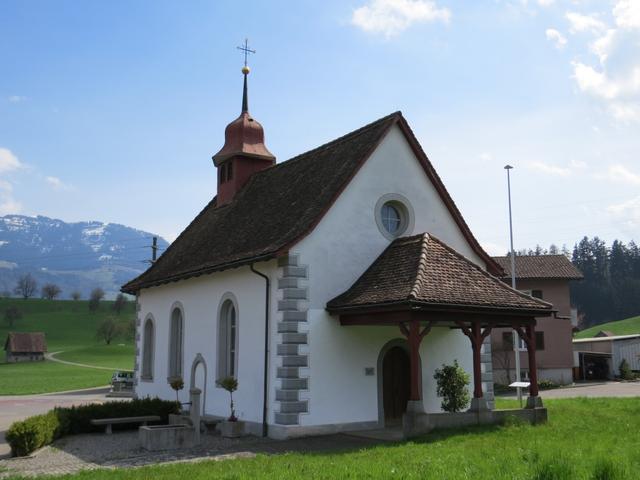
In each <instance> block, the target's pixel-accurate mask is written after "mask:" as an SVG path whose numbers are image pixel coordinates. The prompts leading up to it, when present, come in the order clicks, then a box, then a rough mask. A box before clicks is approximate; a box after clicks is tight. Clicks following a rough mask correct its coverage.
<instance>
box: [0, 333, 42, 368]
mask: <svg viewBox="0 0 640 480" xmlns="http://www.w3.org/2000/svg"><path fill="white" fill-rule="evenodd" d="M4 351H5V354H6V359H7V363H15V362H37V361H41V360H44V354H45V352H46V351H47V342H46V340H45V338H44V333H42V332H9V335H7V340H6V341H5V343H4Z"/></svg>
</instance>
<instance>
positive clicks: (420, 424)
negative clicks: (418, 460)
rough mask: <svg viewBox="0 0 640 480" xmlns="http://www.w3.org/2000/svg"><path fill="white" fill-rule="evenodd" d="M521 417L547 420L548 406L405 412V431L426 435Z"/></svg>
mask: <svg viewBox="0 0 640 480" xmlns="http://www.w3.org/2000/svg"><path fill="white" fill-rule="evenodd" d="M513 417H515V418H519V419H520V420H523V421H525V422H528V423H531V424H533V425H535V424H538V423H544V422H546V421H547V409H546V408H524V409H512V410H484V411H478V412H472V411H468V412H459V413H419V414H411V413H407V414H405V416H404V418H403V422H402V423H403V425H402V427H403V431H404V436H405V438H411V437H416V436H418V435H424V434H425V433H429V432H430V431H432V430H435V429H439V428H459V427H470V426H473V425H501V424H503V423H505V422H506V421H507V419H508V418H513Z"/></svg>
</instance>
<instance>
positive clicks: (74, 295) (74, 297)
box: [70, 290, 82, 302]
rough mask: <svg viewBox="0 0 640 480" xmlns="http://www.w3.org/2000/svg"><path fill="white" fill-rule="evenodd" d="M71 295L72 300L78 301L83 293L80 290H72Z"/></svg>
mask: <svg viewBox="0 0 640 480" xmlns="http://www.w3.org/2000/svg"><path fill="white" fill-rule="evenodd" d="M70 296H71V300H73V301H75V302H77V301H78V300H80V299H81V298H82V294H81V293H80V292H79V291H78V290H74V291H73V292H71V295H70Z"/></svg>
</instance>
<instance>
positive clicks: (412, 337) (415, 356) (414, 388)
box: [400, 318, 433, 402]
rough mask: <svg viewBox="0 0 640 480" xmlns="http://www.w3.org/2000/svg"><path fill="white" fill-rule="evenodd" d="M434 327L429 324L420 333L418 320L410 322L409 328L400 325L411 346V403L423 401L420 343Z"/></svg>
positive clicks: (413, 319) (402, 324) (414, 319)
mask: <svg viewBox="0 0 640 480" xmlns="http://www.w3.org/2000/svg"><path fill="white" fill-rule="evenodd" d="M432 325H433V322H429V323H427V325H426V326H425V327H424V328H423V329H422V331H420V321H419V320H418V319H417V318H412V319H411V320H410V321H409V328H407V327H406V325H405V324H404V323H400V331H401V332H402V334H403V335H404V336H405V337H407V343H408V344H409V379H410V382H411V389H410V392H409V401H410V402H420V401H421V400H422V392H421V390H420V343H422V339H423V338H424V337H425V335H426V334H427V333H429V331H430V330H431V326H432Z"/></svg>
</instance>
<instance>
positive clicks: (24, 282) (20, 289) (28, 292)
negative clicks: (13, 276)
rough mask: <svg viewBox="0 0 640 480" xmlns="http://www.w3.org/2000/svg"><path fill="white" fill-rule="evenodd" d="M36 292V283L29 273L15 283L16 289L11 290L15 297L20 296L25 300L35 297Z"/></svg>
mask: <svg viewBox="0 0 640 480" xmlns="http://www.w3.org/2000/svg"><path fill="white" fill-rule="evenodd" d="M37 290H38V282H36V279H35V278H33V277H32V276H31V274H30V273H27V274H25V275H22V276H21V277H20V278H19V279H18V283H16V288H15V289H14V290H13V291H14V293H15V294H16V295H20V296H21V297H22V298H24V299H25V300H26V299H27V298H31V297H33V296H34V295H35V293H36V291H37Z"/></svg>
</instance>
